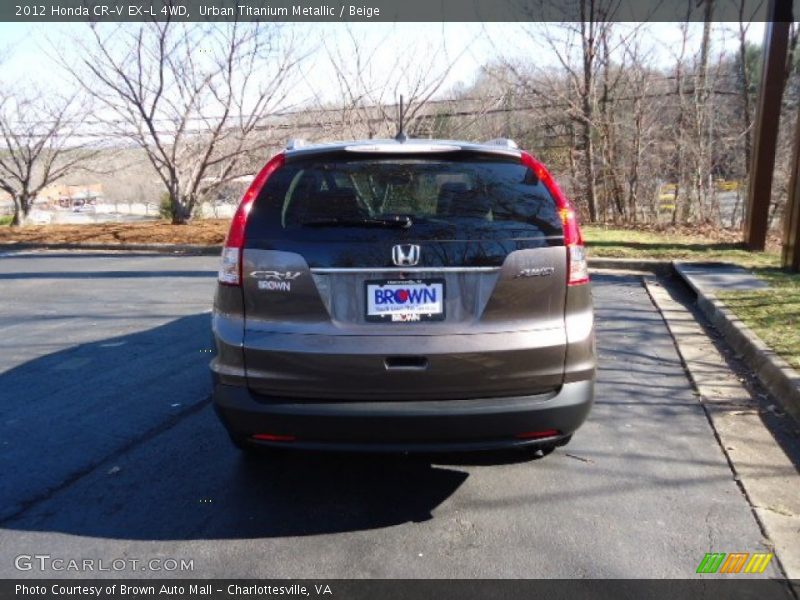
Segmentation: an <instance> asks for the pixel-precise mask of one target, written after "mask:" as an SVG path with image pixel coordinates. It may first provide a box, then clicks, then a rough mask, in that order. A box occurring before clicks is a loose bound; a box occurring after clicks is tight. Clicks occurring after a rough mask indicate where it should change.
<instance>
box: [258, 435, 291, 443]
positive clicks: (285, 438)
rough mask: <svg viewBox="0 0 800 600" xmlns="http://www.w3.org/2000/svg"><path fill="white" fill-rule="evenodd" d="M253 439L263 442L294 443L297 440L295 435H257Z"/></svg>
mask: <svg viewBox="0 0 800 600" xmlns="http://www.w3.org/2000/svg"><path fill="white" fill-rule="evenodd" d="M252 438H253V439H254V440H259V441H261V442H293V441H295V439H297V438H295V437H294V436H293V435H278V434H276V433H256V434H255V435H253V436H252Z"/></svg>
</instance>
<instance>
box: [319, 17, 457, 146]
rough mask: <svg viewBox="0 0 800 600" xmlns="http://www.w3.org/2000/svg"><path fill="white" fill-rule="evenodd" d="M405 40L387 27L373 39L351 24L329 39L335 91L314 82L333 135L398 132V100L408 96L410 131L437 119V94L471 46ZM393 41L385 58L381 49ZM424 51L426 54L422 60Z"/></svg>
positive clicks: (326, 48)
mask: <svg viewBox="0 0 800 600" xmlns="http://www.w3.org/2000/svg"><path fill="white" fill-rule="evenodd" d="M441 39H442V41H441V42H437V43H434V42H431V41H427V42H415V43H412V44H408V43H404V42H403V41H402V40H401V39H400V38H399V37H398V36H397V35H396V34H394V33H393V32H388V33H387V34H386V35H385V36H383V37H382V38H381V39H379V40H376V41H375V42H373V43H370V42H369V41H368V40H366V39H364V37H363V36H362V35H360V32H359V31H358V30H356V29H354V28H353V27H348V28H347V30H346V32H345V35H343V36H341V37H338V38H335V41H333V42H326V43H324V49H323V52H322V56H323V57H324V58H323V59H322V60H323V61H324V62H325V63H327V65H328V66H329V67H330V68H331V71H332V73H333V81H332V83H333V85H332V89H333V90H334V91H335V96H334V97H330V96H329V95H327V96H326V95H322V94H320V93H319V85H318V83H316V84H313V85H310V86H309V87H310V88H311V90H312V93H313V95H314V107H315V110H316V111H318V112H319V113H320V119H319V121H320V123H321V125H322V128H321V129H322V130H323V131H324V132H325V133H326V134H327V135H328V136H335V137H349V138H360V137H367V138H374V137H379V136H381V137H383V136H387V137H388V136H393V135H394V134H395V132H396V128H397V123H398V106H397V101H398V99H399V97H400V95H403V96H404V100H405V111H404V114H405V125H406V128H407V130H408V131H411V132H415V133H417V134H420V133H424V131H423V129H424V126H425V125H426V124H427V125H428V126H430V125H431V124H432V123H434V122H435V114H436V111H435V110H434V109H432V108H431V107H432V106H433V102H432V101H433V99H434V98H435V97H436V95H437V94H438V93H440V92H442V91H443V89H444V85H445V83H446V81H447V79H448V76H449V75H450V73H451V71H452V69H453V67H454V66H455V65H456V63H457V62H458V60H459V59H460V58H461V56H463V54H464V52H466V49H467V48H468V45H469V44H468V41H465V43H464V44H463V47H462V48H461V49H460V50H456V51H455V52H451V50H450V49H449V48H448V47H447V45H446V44H445V42H444V39H445V37H444V36H442V38H441ZM387 47H392V48H393V50H394V51H393V52H392V53H391V57H390V58H389V59H388V61H387V59H386V56H384V55H383V54H382V50H383V49H385V48H387ZM420 57H427V58H426V59H425V60H420Z"/></svg>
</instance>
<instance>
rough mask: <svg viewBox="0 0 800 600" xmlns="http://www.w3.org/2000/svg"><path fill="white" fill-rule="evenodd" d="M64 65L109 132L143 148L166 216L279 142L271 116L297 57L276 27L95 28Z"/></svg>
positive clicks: (247, 170)
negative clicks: (162, 193) (164, 198)
mask: <svg viewBox="0 0 800 600" xmlns="http://www.w3.org/2000/svg"><path fill="white" fill-rule="evenodd" d="M88 34H89V35H88V41H83V40H76V43H77V44H78V46H79V47H80V49H81V54H80V55H81V64H80V65H77V66H74V65H69V64H66V65H64V66H65V67H66V68H67V69H68V70H69V71H70V72H71V73H72V74H73V75H74V76H75V78H76V80H77V81H78V82H79V83H80V85H81V86H82V87H83V89H84V90H85V91H86V93H87V94H89V95H90V96H91V97H93V98H95V99H96V100H97V101H98V103H99V105H100V107H101V110H100V112H99V113H98V118H99V119H101V120H102V121H103V122H104V123H105V124H106V126H107V127H108V131H109V133H110V134H112V135H115V136H118V137H120V138H123V139H127V140H131V141H133V142H134V143H135V144H136V145H138V146H139V147H140V148H142V149H143V150H144V152H145V153H146V155H147V158H148V160H149V161H150V163H151V164H152V166H153V168H154V169H155V171H156V172H157V173H158V177H159V179H160V180H161V182H162V183H163V185H164V188H165V190H166V193H167V194H168V196H169V200H170V209H171V214H172V222H173V223H175V224H181V223H185V222H187V221H188V220H189V219H190V218H191V216H192V212H193V210H194V208H195V206H196V205H197V204H198V202H200V201H202V200H203V199H205V198H207V197H209V196H210V195H211V194H212V193H213V192H214V191H215V190H217V189H219V188H220V187H222V186H224V185H226V184H227V183H229V182H230V181H231V180H233V179H236V178H238V177H242V176H244V175H248V174H252V172H253V165H252V160H253V159H261V155H263V154H264V153H265V152H266V150H267V149H268V148H269V147H270V146H274V145H275V140H274V139H272V138H271V136H270V132H271V131H272V130H273V127H274V123H273V121H271V120H270V116H271V114H272V113H273V112H274V111H275V110H276V109H277V108H279V107H282V106H284V105H285V103H286V101H287V94H288V91H289V90H290V86H291V80H292V76H293V73H294V68H295V67H296V66H297V64H298V62H299V61H301V60H302V59H303V55H301V54H300V53H299V52H298V50H297V48H298V46H299V44H298V40H297V39H296V37H295V35H294V32H293V30H291V29H287V28H286V27H285V26H283V25H280V24H277V23H226V24H214V25H209V24H201V23H195V24H183V23H181V24H178V23H174V22H170V21H167V22H162V23H158V22H151V23H142V24H138V25H135V26H134V25H131V24H124V25H117V26H116V27H114V28H113V29H107V28H105V27H101V26H97V25H92V26H90V29H89V31H88Z"/></svg>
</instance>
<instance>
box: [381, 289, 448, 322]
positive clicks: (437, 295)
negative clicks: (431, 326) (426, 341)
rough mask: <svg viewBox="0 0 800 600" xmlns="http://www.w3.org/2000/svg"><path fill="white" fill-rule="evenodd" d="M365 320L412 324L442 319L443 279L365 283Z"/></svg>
mask: <svg viewBox="0 0 800 600" xmlns="http://www.w3.org/2000/svg"><path fill="white" fill-rule="evenodd" d="M366 318H367V321H377V322H389V323H413V322H416V321H441V320H443V319H444V280H443V279H424V280H420V279H417V280H386V281H368V282H367V315H366Z"/></svg>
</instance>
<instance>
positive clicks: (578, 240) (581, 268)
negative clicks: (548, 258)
mask: <svg viewBox="0 0 800 600" xmlns="http://www.w3.org/2000/svg"><path fill="white" fill-rule="evenodd" d="M521 158H522V164H523V165H525V166H526V167H528V168H529V169H531V170H532V171H533V172H534V173H535V174H536V177H538V178H539V181H541V182H542V183H543V184H544V186H545V187H546V188H547V190H548V191H549V192H550V195H551V196H552V197H553V200H554V201H555V203H556V206H557V207H558V214H559V216H560V217H561V224H562V226H563V228H564V245H565V246H566V247H567V267H568V278H567V285H581V284H583V283H588V281H589V265H588V264H587V262H586V249H585V248H584V246H583V235H582V234H581V228H580V226H579V225H578V218H577V216H576V215H575V210H574V209H573V208H572V205H571V204H570V203H569V200H567V197H566V196H565V195H564V192H562V191H561V188H560V187H558V184H557V183H556V180H555V179H553V176H552V175H550V172H549V171H548V170H547V169H546V168H545V167H544V165H543V164H542V163H540V162H539V161H538V160H536V159H535V158H534V157H533V156H531V155H530V154H528V153H527V152H523V153H522V157H521Z"/></svg>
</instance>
